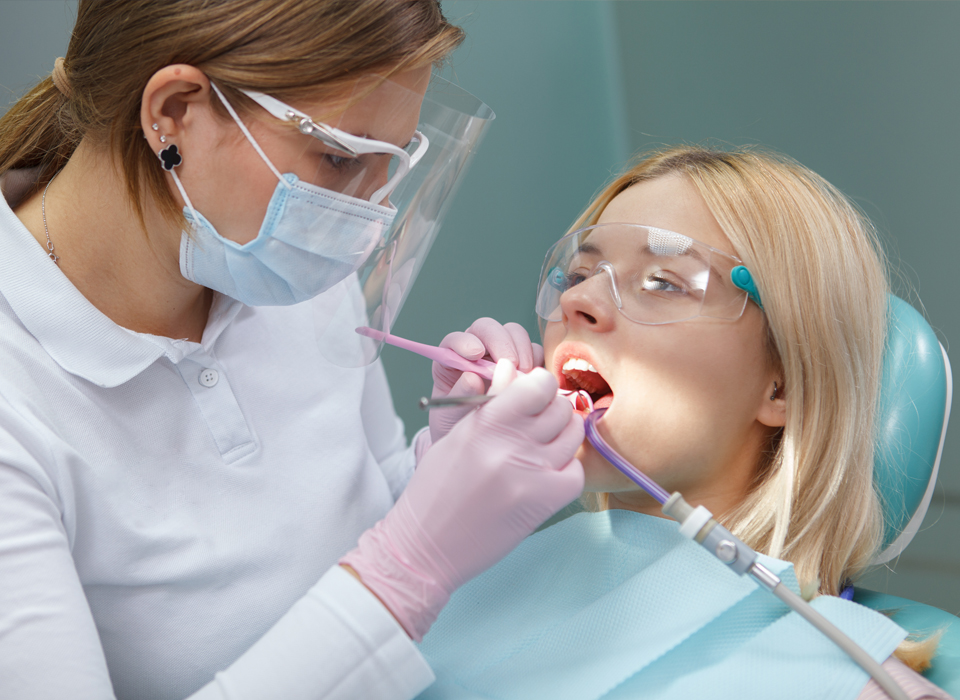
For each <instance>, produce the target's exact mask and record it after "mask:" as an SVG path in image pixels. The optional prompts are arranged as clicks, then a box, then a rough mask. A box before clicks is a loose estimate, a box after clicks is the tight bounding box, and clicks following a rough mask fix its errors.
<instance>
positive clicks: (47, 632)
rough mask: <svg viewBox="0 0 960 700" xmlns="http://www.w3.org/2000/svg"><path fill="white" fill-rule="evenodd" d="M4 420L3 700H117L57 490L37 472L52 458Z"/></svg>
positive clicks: (0, 474)
mask: <svg viewBox="0 0 960 700" xmlns="http://www.w3.org/2000/svg"><path fill="white" fill-rule="evenodd" d="M0 409H7V410H6V411H4V413H5V414H6V413H7V411H9V408H8V407H6V406H0ZM3 417H4V420H3V421H2V422H0V426H2V427H0V437H2V439H0V697H3V698H5V700H45V699H47V698H50V699H51V700H52V699H53V698H76V699H77V700H104V699H105V698H113V686H112V684H111V682H110V674H109V672H108V671H107V662H106V659H105V657H104V653H103V649H102V647H101V646H100V636H99V634H98V633H97V628H96V625H95V624H94V621H93V615H92V614H91V612H90V607H89V606H88V605H87V599H86V596H85V595H84V592H83V586H82V585H81V584H80V577H79V576H78V574H77V571H76V567H75V566H74V563H73V556H72V554H71V549H70V543H69V537H68V534H67V529H66V527H65V525H64V522H63V517H64V516H63V514H62V509H61V507H60V496H61V494H60V493H59V491H58V490H59V486H60V485H58V484H55V483H54V482H53V481H52V480H51V479H50V478H48V476H47V474H46V473H45V472H44V471H43V470H42V469H41V468H40V467H39V465H40V464H44V463H50V461H51V459H52V458H51V457H50V455H49V454H47V451H48V450H47V448H46V446H45V445H43V444H42V443H43V440H42V439H41V438H40V436H38V435H37V434H36V433H35V432H32V431H30V430H29V429H28V428H27V427H26V425H25V423H26V422H25V421H23V420H22V419H20V417H19V416H17V415H16V414H12V413H11V414H8V415H4V416H3ZM66 488H69V486H68V485H67V486H66Z"/></svg>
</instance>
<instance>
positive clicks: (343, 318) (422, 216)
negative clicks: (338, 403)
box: [298, 76, 494, 367]
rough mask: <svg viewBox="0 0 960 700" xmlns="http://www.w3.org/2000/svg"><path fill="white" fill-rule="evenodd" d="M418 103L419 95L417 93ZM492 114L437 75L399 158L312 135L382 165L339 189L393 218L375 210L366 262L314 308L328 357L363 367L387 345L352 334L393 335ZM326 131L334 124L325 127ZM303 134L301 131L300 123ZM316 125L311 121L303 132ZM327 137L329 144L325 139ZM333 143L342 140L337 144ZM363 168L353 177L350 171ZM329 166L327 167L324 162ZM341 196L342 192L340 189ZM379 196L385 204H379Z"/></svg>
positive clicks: (345, 139)
mask: <svg viewBox="0 0 960 700" xmlns="http://www.w3.org/2000/svg"><path fill="white" fill-rule="evenodd" d="M417 99H418V100H419V95H418V96H417ZM493 118H494V114H493V112H492V111H491V109H490V108H489V107H487V105H485V104H484V103H483V102H481V101H480V100H478V99H477V98H475V97H474V96H472V95H470V94H469V93H467V92H465V91H464V90H462V89H460V88H458V87H456V86H455V85H453V84H452V83H450V82H448V81H446V80H444V79H442V78H439V77H437V76H434V77H433V78H432V79H431V81H430V85H429V87H428V88H427V92H426V95H425V97H424V98H423V103H422V106H420V109H419V120H417V121H416V122H415V123H414V124H412V127H415V128H411V125H407V128H408V129H409V131H410V132H411V133H412V138H409V137H404V136H401V138H407V140H405V141H403V143H404V146H403V148H402V149H397V150H401V153H397V152H396V150H395V151H389V150H388V149H380V150H381V152H380V153H376V152H374V153H371V154H370V155H369V156H365V155H364V154H363V153H362V152H361V153H358V155H357V156H346V155H345V154H344V151H343V147H344V146H347V147H354V148H356V147H357V146H360V147H361V148H362V147H363V146H364V144H358V143H356V142H355V141H353V140H352V139H351V138H350V136H351V135H350V134H344V133H343V131H342V130H339V129H336V128H331V129H329V132H327V133H322V134H320V133H318V132H317V131H315V130H314V131H312V132H311V135H313V136H314V137H315V138H317V139H318V140H320V141H321V142H323V144H324V146H325V147H326V148H329V149H330V150H331V152H335V153H337V154H338V155H342V156H344V157H346V158H353V159H355V160H356V159H359V160H360V161H363V159H364V158H365V157H369V158H370V159H371V161H373V160H376V159H379V160H377V166H378V167H379V170H378V171H377V176H376V177H375V178H370V177H369V173H370V169H369V168H367V167H364V166H363V165H361V163H360V162H356V163H354V162H351V161H349V160H348V161H346V162H338V163H336V164H335V165H336V166H343V165H346V166H347V167H346V168H343V169H342V171H341V177H342V178H343V179H342V180H341V181H340V182H339V184H338V186H339V187H341V188H345V189H346V191H349V192H351V193H353V196H356V197H363V196H365V197H368V198H370V199H371V200H372V201H371V205H372V206H376V207H378V208H381V207H384V208H388V209H389V210H390V212H391V216H390V217H389V220H387V219H385V218H384V217H383V216H382V215H381V213H380V212H378V211H374V212H373V214H374V215H376V216H375V217H374V218H376V219H377V222H379V223H375V224H373V226H374V227H375V228H376V235H375V236H373V237H370V238H367V237H364V238H363V241H361V244H362V245H361V246H358V248H359V247H364V246H365V248H364V250H363V260H362V262H361V263H359V264H358V265H357V266H356V267H355V268H354V270H353V271H351V273H350V274H349V275H348V276H346V277H345V278H344V279H343V281H341V282H339V283H338V284H336V285H334V286H333V287H331V288H329V289H327V290H326V291H325V292H324V294H323V296H322V297H321V298H320V299H318V300H317V301H316V302H315V304H314V308H315V313H314V323H315V326H316V333H317V340H318V342H319V346H320V349H321V352H322V353H323V355H324V357H326V358H327V359H328V360H330V361H331V362H333V363H334V364H336V365H338V366H341V367H362V366H364V365H367V364H369V363H371V362H373V361H374V360H376V359H377V358H378V357H379V355H380V351H381V349H382V347H383V343H382V342H381V341H379V340H375V339H373V338H370V337H366V336H361V335H359V334H357V333H356V332H355V329H356V328H357V327H358V326H369V327H371V328H373V329H374V330H376V331H381V332H383V333H390V332H391V329H392V328H393V325H394V324H395V323H396V320H397V316H398V315H399V313H400V309H401V308H402V306H403V303H404V301H405V300H406V298H407V295H408V294H409V292H410V289H411V287H412V286H413V283H414V281H415V280H416V278H417V274H418V273H419V272H420V268H421V267H422V266H423V262H424V260H425V259H426V257H427V253H429V251H430V247H431V246H432V245H433V241H434V239H435V238H436V235H437V232H438V231H439V230H440V226H441V224H442V222H443V219H444V216H445V215H446V213H447V210H448V208H449V205H450V202H451V201H452V199H453V195H454V194H455V192H456V190H457V187H458V186H459V184H460V182H461V180H462V178H463V174H464V173H465V171H466V169H467V166H468V164H469V162H470V159H471V157H472V156H473V153H474V152H475V150H476V148H477V146H478V144H479V142H480V140H481V138H482V136H483V134H484V132H485V130H486V128H487V126H488V125H489V123H490V122H491V121H492V120H493ZM328 126H329V125H328ZM298 128H300V129H301V131H303V129H304V126H302V125H301V126H298ZM312 128H313V126H311V125H309V124H307V125H306V129H308V130H310V129H312ZM328 139H330V140H328ZM333 139H338V140H340V141H342V144H337V143H336V142H335V141H333ZM354 166H358V167H357V171H356V172H350V168H352V167H354ZM324 167H327V166H326V164H325V165H324ZM340 191H344V189H341V190H340ZM378 199H381V200H382V201H381V202H380V203H377V200H378Z"/></svg>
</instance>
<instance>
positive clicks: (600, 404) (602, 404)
mask: <svg viewBox="0 0 960 700" xmlns="http://www.w3.org/2000/svg"><path fill="white" fill-rule="evenodd" d="M612 403H613V394H606V395H605V396H601V397H600V398H599V399H597V400H596V401H594V402H593V408H594V410H596V409H598V408H609V407H610V404H612Z"/></svg>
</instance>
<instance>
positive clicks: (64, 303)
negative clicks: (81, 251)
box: [0, 170, 243, 388]
mask: <svg viewBox="0 0 960 700" xmlns="http://www.w3.org/2000/svg"><path fill="white" fill-rule="evenodd" d="M36 175H37V173H36V172H32V173H31V172H30V171H28V170H21V171H9V172H7V173H5V174H4V175H3V176H0V189H2V192H3V200H4V201H2V202H0V295H3V297H5V298H6V300H7V302H8V303H9V304H10V306H11V308H12V309H13V312H14V313H15V314H16V315H17V317H18V318H19V320H20V322H21V323H22V324H23V325H24V327H25V328H26V329H27V330H28V331H29V332H30V333H31V334H32V335H33V336H34V337H35V338H36V339H37V341H39V343H40V344H41V346H43V349H44V350H45V351H46V352H47V353H48V354H49V355H50V357H52V358H53V359H54V361H56V362H57V364H59V365H60V366H61V367H62V368H63V369H64V370H66V371H67V372H69V373H71V374H74V375H76V376H78V377H81V378H83V379H86V380H87V381H89V382H92V383H94V384H96V385H97V386H101V387H105V388H112V387H116V386H120V385H121V384H123V383H124V382H127V381H129V380H130V379H132V378H133V377H135V376H137V375H138V374H140V373H141V372H142V371H144V370H145V369H146V368H147V367H149V366H150V365H152V364H153V363H154V362H156V361H157V360H158V359H159V358H161V357H164V356H165V357H167V358H168V359H169V360H170V361H171V362H173V363H174V364H177V363H179V362H180V361H181V360H183V359H184V358H185V357H189V356H190V355H192V354H195V353H198V352H205V351H210V350H211V349H212V347H213V345H214V343H215V342H216V340H217V338H218V337H219V336H220V334H221V333H222V332H223V330H224V329H225V328H226V327H227V326H228V325H229V324H230V322H231V321H232V320H233V319H234V317H236V315H237V313H239V311H240V309H241V308H242V307H243V304H241V303H240V302H238V301H235V300H233V299H230V298H229V297H226V296H224V295H221V294H216V295H215V299H214V303H213V306H212V308H211V310H210V317H209V320H208V322H207V327H206V329H205V330H204V333H203V339H202V341H201V342H200V343H194V342H191V341H188V340H175V339H171V338H164V337H161V336H156V335H150V334H148V333H136V332H134V331H131V330H129V329H127V328H123V327H122V326H119V325H117V324H116V323H114V322H113V321H112V320H110V318H108V317H107V316H106V315H104V314H103V313H102V312H101V311H100V310H99V309H97V308H96V307H95V306H94V305H93V304H91V303H90V302H89V301H88V300H87V298H86V297H84V296H83V295H82V294H81V293H80V292H79V290H77V288H76V287H74V286H73V283H71V282H70V280H69V279H68V278H67V277H66V276H65V275H64V274H63V273H62V272H61V271H60V268H59V267H57V265H55V264H54V263H53V262H52V261H51V260H50V258H49V257H48V256H47V254H46V252H44V250H43V248H42V247H41V246H40V245H38V244H37V240H36V239H35V238H34V237H33V236H32V235H31V234H30V232H29V231H28V230H27V229H26V227H25V226H24V225H23V223H22V222H21V221H20V219H18V218H17V216H16V214H14V213H13V210H12V208H11V204H12V205H16V203H17V202H19V201H20V199H22V197H23V196H24V195H25V193H26V192H27V191H28V190H29V189H30V187H32V186H33V184H34V182H35V178H36ZM8 202H9V203H8Z"/></svg>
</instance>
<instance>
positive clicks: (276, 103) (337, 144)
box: [242, 90, 360, 158]
mask: <svg viewBox="0 0 960 700" xmlns="http://www.w3.org/2000/svg"><path fill="white" fill-rule="evenodd" d="M242 92H243V94H244V95H246V96H247V97H249V98H250V99H251V100H253V101H254V102H256V103H257V104H258V105H260V106H261V107H263V108H264V109H265V110H267V111H268V112H269V113H270V114H271V115H273V116H274V117H276V118H277V119H280V120H282V121H285V122H296V123H297V129H299V131H300V133H301V134H305V135H306V136H313V137H314V138H315V139H317V140H318V141H321V142H322V143H324V144H326V145H327V146H330V147H331V148H336V149H337V150H338V151H343V152H344V153H346V154H347V155H349V156H351V157H353V158H356V157H357V156H358V155H360V153H359V151H357V149H355V148H353V147H352V146H350V145H349V144H348V143H346V142H345V141H344V140H343V139H341V138H338V137H337V135H336V134H334V133H333V130H331V128H330V127H328V126H326V125H325V124H319V123H317V122H315V121H313V119H311V118H310V116H309V115H306V114H304V113H303V112H301V111H300V110H297V109H294V108H293V107H291V106H290V105H288V104H285V103H283V102H281V101H280V100H278V99H277V98H275V97H270V95H266V94H264V93H262V92H254V91H252V90H243V91H242Z"/></svg>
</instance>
